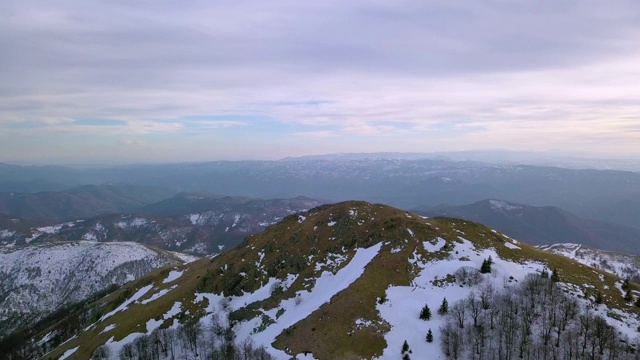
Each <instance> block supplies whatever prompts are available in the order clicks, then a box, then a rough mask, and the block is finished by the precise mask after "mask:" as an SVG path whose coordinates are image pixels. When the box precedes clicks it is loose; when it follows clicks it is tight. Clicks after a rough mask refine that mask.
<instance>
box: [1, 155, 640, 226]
mask: <svg viewBox="0 0 640 360" xmlns="http://www.w3.org/2000/svg"><path fill="white" fill-rule="evenodd" d="M490 154H491V152H489V153H479V154H478V155H477V156H475V157H473V156H470V155H472V154H462V155H463V156H462V157H454V156H453V154H443V155H437V154H432V155H431V158H426V157H423V156H427V154H424V155H423V154H342V155H340V154H338V155H328V156H317V157H304V158H297V159H285V160H278V161H216V162H208V163H182V164H162V165H127V166H115V167H105V168H85V169H69V168H60V167H51V168H49V167H19V166H18V167H16V166H10V165H3V166H0V180H1V181H30V180H34V179H47V180H48V181H55V182H59V183H61V184H65V185H66V184H68V181H69V180H70V179H71V180H73V181H75V184H78V183H82V184H103V183H106V182H111V183H127V184H135V185H139V186H157V187H162V188H167V189H174V190H175V191H176V192H180V191H184V192H209V193H215V194H224V195H234V196H246V197H251V198H263V199H273V198H291V197H296V196H300V195H304V196H308V197H311V198H315V199H323V200H324V199H327V201H330V202H335V201H343V200H350V199H357V200H365V201H369V202H375V203H384V204H390V205H393V206H397V207H401V208H406V209H408V208H414V207H416V206H420V205H429V206H436V205H438V204H443V203H444V204H452V205H463V204H469V203H473V202H476V201H480V200H483V199H488V198H491V199H503V200H507V201H512V202H518V203H524V204H531V205H536V206H543V205H552V206H557V207H560V208H562V209H565V210H567V211H570V212H572V213H574V214H576V215H578V216H581V217H586V218H591V219H596V220H604V221H608V222H613V223H617V224H621V225H625V226H630V227H636V228H638V229H640V221H639V220H640V219H639V217H640V215H638V214H640V212H638V211H634V212H627V211H626V210H620V213H618V212H613V211H612V210H616V209H629V210H633V209H638V208H640V190H639V189H640V173H637V172H631V171H615V170H589V169H566V168H560V167H552V166H531V165H518V164H514V163H510V162H509V163H505V162H504V161H502V162H500V163H489V162H486V160H485V162H481V161H454V160H455V159H475V160H483V159H487V158H490V156H489V155H490ZM451 158H453V159H454V160H451ZM596 162H597V161H596ZM3 169H4V170H6V171H5V174H6V176H8V177H3V175H4V174H3V173H2V171H3ZM46 174H50V175H51V176H47V175H46ZM18 175H19V176H18ZM62 175H64V176H62ZM614 213H615V214H616V215H607V214H614Z"/></svg>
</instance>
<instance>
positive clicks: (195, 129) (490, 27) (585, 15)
mask: <svg viewBox="0 0 640 360" xmlns="http://www.w3.org/2000/svg"><path fill="white" fill-rule="evenodd" d="M482 148H505V149H513V150H549V149H561V150H565V151H567V152H576V153H581V152H584V153H590V154H593V153H597V154H602V155H604V156H611V157H640V3H639V2H637V1H635V0H628V1H589V0H587V1H533V0H532V1H524V0H523V1H506V0H505V1H499V0H494V1H386V0H385V1H382V0H380V1H313V2H312V1H297V0H296V1H294V0H290V1H233V2H229V1H177V0H176V1H168V0H158V1H131V0H111V1H87V0H83V1H80V0H77V1H75V0H74V1H70V0H59V1H55V2H52V1H30V0H24V1H13V0H8V1H2V2H0V161H5V162H12V161H29V162H131V161H154V162H157V161H162V162H164V161H203V160H215V159H264V158H279V157H284V156H296V155H305V154H319V153H333V152H356V151H357V152H372V151H411V152H428V151H447V150H468V149H482Z"/></svg>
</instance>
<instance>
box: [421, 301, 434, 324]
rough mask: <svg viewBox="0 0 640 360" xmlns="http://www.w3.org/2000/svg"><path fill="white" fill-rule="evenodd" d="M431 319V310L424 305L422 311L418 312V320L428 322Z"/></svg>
mask: <svg viewBox="0 0 640 360" xmlns="http://www.w3.org/2000/svg"><path fill="white" fill-rule="evenodd" d="M429 319H431V309H429V305H428V304H425V305H424V307H423V308H422V310H420V320H425V321H426V320H429Z"/></svg>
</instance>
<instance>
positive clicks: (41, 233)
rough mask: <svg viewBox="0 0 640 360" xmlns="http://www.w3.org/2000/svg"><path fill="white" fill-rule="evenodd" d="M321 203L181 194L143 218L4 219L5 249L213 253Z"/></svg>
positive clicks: (0, 242)
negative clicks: (48, 246) (96, 246)
mask: <svg viewBox="0 0 640 360" xmlns="http://www.w3.org/2000/svg"><path fill="white" fill-rule="evenodd" d="M320 204H321V203H320V202H318V201H316V200H313V199H307V198H303V197H298V198H294V199H275V200H263V199H250V198H234V197H224V198H212V197H206V196H195V195H186V194H183V195H181V196H176V197H174V198H170V199H167V200H164V201H161V202H159V203H156V204H153V205H150V206H148V207H145V208H142V209H139V210H140V213H138V214H110V215H101V216H98V217H94V218H90V219H84V220H76V221H71V222H65V223H59V224H54V225H46V226H45V225H40V226H33V225H32V224H31V223H30V222H29V221H27V220H24V219H11V218H5V219H4V221H2V220H3V219H2V217H0V248H3V247H4V248H12V247H16V246H20V245H28V244H39V243H48V242H51V241H75V240H87V241H100V242H108V241H134V242H139V243H143V244H148V245H152V246H154V247H157V248H160V249H165V250H172V251H180V252H182V253H189V254H194V255H197V256H206V255H213V254H217V253H220V252H222V251H223V250H227V249H229V248H232V247H234V246H236V245H238V244H239V243H240V242H241V241H242V240H243V239H244V238H245V237H247V236H249V235H251V234H255V233H257V232H260V231H262V230H264V229H265V228H266V227H268V226H271V225H273V224H276V223H277V222H278V221H280V220H282V218H284V217H285V216H288V215H291V214H294V213H296V212H299V211H306V210H308V209H310V208H312V207H315V206H318V205H320Z"/></svg>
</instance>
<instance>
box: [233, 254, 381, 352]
mask: <svg viewBox="0 0 640 360" xmlns="http://www.w3.org/2000/svg"><path fill="white" fill-rule="evenodd" d="M381 247H382V243H378V244H377V245H374V246H371V247H369V248H366V249H358V250H356V254H355V255H354V256H353V258H352V259H351V261H349V263H348V264H347V265H346V266H345V267H343V268H342V269H340V270H339V271H338V272H337V273H336V274H335V275H334V274H333V273H331V272H328V271H324V272H322V275H321V276H320V277H319V278H318V279H317V280H316V284H315V286H314V287H313V289H312V290H311V291H306V290H304V291H298V292H297V296H298V297H297V298H299V299H300V302H299V304H298V305H296V301H298V300H296V299H287V300H283V301H282V302H281V303H280V305H279V307H278V308H277V309H272V310H270V311H269V312H267V314H268V315H271V316H273V317H275V315H276V312H277V311H278V310H279V309H284V314H283V315H282V316H280V317H279V318H277V320H276V323H275V324H272V325H269V326H268V327H267V328H266V329H265V330H264V331H261V332H258V333H252V331H253V329H254V328H255V327H256V326H258V325H259V322H258V319H254V320H252V321H249V322H245V323H242V324H240V327H239V329H238V331H237V332H236V334H237V336H238V338H239V339H244V338H251V339H252V340H253V341H254V342H256V344H259V345H263V346H265V347H267V348H270V349H269V352H271V353H272V354H273V355H275V356H276V357H277V358H278V359H290V358H291V356H290V355H288V354H286V353H285V352H283V351H281V350H277V349H274V348H273V347H272V346H271V344H272V343H273V342H274V340H275V338H276V336H278V335H279V334H280V333H282V331H284V329H286V328H288V327H289V326H291V325H294V324H295V323H297V322H298V321H300V320H302V319H304V318H306V317H307V316H309V314H311V313H312V312H313V311H315V310H317V309H318V308H320V306H321V305H322V304H324V303H327V302H329V300H330V299H331V298H332V297H333V296H334V295H335V294H337V293H338V292H340V291H342V290H344V289H346V288H347V287H348V286H349V285H351V284H352V283H353V282H354V281H355V280H357V279H358V278H359V277H360V276H361V275H362V273H363V272H364V269H365V267H366V266H367V265H368V264H369V262H371V260H372V259H373V258H374V257H375V256H376V255H377V254H378V252H379V251H380V248H381Z"/></svg>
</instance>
